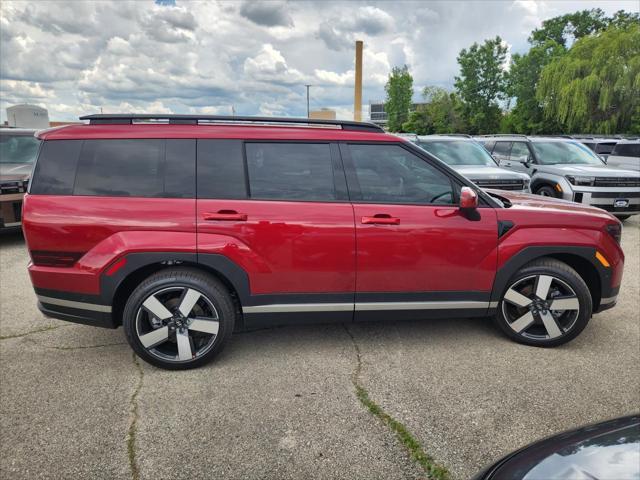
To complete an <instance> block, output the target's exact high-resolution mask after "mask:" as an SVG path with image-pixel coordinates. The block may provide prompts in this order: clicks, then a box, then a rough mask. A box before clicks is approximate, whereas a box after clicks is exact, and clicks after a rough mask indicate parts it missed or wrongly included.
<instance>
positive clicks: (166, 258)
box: [101, 252, 249, 329]
mask: <svg viewBox="0 0 640 480" xmlns="http://www.w3.org/2000/svg"><path fill="white" fill-rule="evenodd" d="M199 257H200V258H199ZM201 257H204V258H201ZM123 258H125V259H126V260H125V262H124V267H123V268H122V269H121V270H120V271H118V273H117V274H116V275H113V276H111V277H109V276H107V275H105V274H103V276H102V281H101V289H102V296H103V297H104V299H105V301H106V302H107V303H109V304H111V305H112V317H113V321H114V324H115V325H116V326H117V325H121V324H122V313H123V311H124V306H125V304H126V302H127V299H128V298H129V296H130V295H131V293H132V292H133V290H134V289H135V288H136V287H137V286H138V285H139V284H140V283H141V282H142V281H143V280H144V279H145V278H147V277H149V276H150V275H152V274H154V273H156V272H159V271H161V270H165V269H168V268H172V267H176V266H180V267H187V268H192V269H194V270H199V271H201V272H204V273H206V274H208V275H211V276H212V277H214V278H216V279H218V280H219V281H221V282H222V283H223V284H224V285H225V287H227V289H228V290H229V292H230V293H231V297H232V299H233V302H234V304H235V306H236V313H237V314H238V316H237V321H236V329H242V328H243V325H244V321H243V317H242V308H241V306H242V304H243V302H244V301H245V300H246V297H247V295H248V293H249V283H248V276H247V275H246V273H245V272H244V270H242V268H240V267H239V266H238V265H236V264H235V263H233V262H232V261H231V260H229V259H228V258H226V257H224V256H222V255H200V256H198V255H197V254H195V253H194V254H182V253H176V254H172V253H169V252H166V253H142V254H139V253H134V254H129V255H125V256H124V257H123ZM199 260H200V261H199ZM115 263H117V262H114V264H115ZM107 271H108V269H107Z"/></svg>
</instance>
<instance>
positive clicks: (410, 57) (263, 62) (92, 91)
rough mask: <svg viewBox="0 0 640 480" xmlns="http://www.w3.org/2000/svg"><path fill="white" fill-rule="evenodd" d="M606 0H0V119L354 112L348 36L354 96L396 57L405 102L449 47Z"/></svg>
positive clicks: (619, 5) (379, 80)
mask: <svg viewBox="0 0 640 480" xmlns="http://www.w3.org/2000/svg"><path fill="white" fill-rule="evenodd" d="M639 4H640V2H638V0H632V1H625V0H620V1H617V0H609V1H607V0H601V1H595V2H591V1H584V0H583V1H560V0H549V1H532V0H503V1H481V0H475V1H466V2H463V1H421V2H415V1H388V2H359V1H354V0H347V1H324V2H321V1H288V2H286V1H276V0H271V1H264V2H258V1H240V0H236V1H219V2H214V1H208V2H205V1H181V0H175V1H173V0H156V1H153V0H149V1H147V0H134V1H126V0H113V1H108V0H101V1H80V0H71V1H66V2H57V1H52V0H48V1H31V2H29V1H24V0H21V1H10V0H2V2H0V109H1V113H0V120H1V121H4V120H6V107H8V106H11V105H13V104H16V103H31V104H36V105H40V106H43V107H45V108H47V109H48V110H49V118H50V119H51V120H77V117H78V116H80V115H83V114H90V113H100V111H102V112H104V113H142V112H145V113H201V114H220V115H231V114H234V113H235V114H236V115H276V116H306V88H305V84H310V85H311V87H310V104H311V109H312V110H314V109H319V108H322V107H324V108H332V109H335V110H336V112H337V114H338V118H344V119H350V118H352V117H353V79H354V44H355V41H356V40H363V41H364V67H363V70H364V72H363V83H364V85H363V88H364V90H363V103H364V104H365V105H364V110H365V119H367V118H368V116H367V114H366V112H368V103H369V101H377V100H383V99H384V84H385V83H386V81H387V78H388V75H389V72H390V70H391V68H393V67H394V66H402V65H404V64H406V65H408V66H409V69H410V71H411V73H412V75H413V78H414V88H415V95H414V99H415V100H418V99H419V98H420V91H421V90H422V88H423V87H424V86H426V85H437V86H441V87H445V88H452V87H453V82H454V77H455V75H456V74H457V73H458V64H457V62H456V57H457V55H458V53H459V52H460V50H461V49H463V48H467V47H469V46H470V45H471V44H473V43H474V42H483V41H484V40H485V39H488V38H493V37H495V36H496V35H500V36H501V37H502V39H503V40H504V41H505V42H506V44H507V46H508V47H509V54H513V53H516V52H517V53H523V52H526V50H527V48H528V44H527V37H528V36H529V33H530V32H531V30H533V29H534V28H536V27H539V26H540V25H541V23H542V21H543V20H544V19H547V18H551V17H554V16H557V15H561V14H564V13H568V12H573V11H576V10H582V9H588V8H596V7H600V8H602V9H603V10H605V12H606V13H608V14H612V13H613V12H615V11H617V10H627V11H638V8H639V6H638V5H639Z"/></svg>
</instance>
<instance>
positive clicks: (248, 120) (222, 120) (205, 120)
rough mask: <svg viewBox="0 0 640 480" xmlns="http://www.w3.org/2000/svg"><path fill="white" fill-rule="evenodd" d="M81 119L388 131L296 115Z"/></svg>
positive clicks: (125, 115)
mask: <svg viewBox="0 0 640 480" xmlns="http://www.w3.org/2000/svg"><path fill="white" fill-rule="evenodd" d="M80 120H89V123H90V124H91V125H131V124H133V123H134V121H141V122H142V121H155V122H158V121H167V122H168V123H170V124H186V125H199V124H205V125H206V124H230V123H238V124H256V123H260V124H265V125H278V124H295V125H306V126H333V127H340V128H342V130H357V131H366V132H384V130H383V129H382V127H380V126H379V125H376V124H375V123H371V122H354V121H350V120H326V119H315V118H296V117H251V116H240V117H239V116H226V115H173V114H171V115H167V114H146V113H144V114H128V113H114V114H110V113H105V114H95V115H84V116H82V117H80Z"/></svg>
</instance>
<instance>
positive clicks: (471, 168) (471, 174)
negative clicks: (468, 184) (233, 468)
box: [411, 135, 531, 193]
mask: <svg viewBox="0 0 640 480" xmlns="http://www.w3.org/2000/svg"><path fill="white" fill-rule="evenodd" d="M411 141H413V142H414V143H415V144H416V145H418V146H419V147H421V148H423V149H424V150H426V151H427V152H429V153H430V154H432V155H434V156H435V157H438V159H440V160H442V161H443V162H444V163H446V164H447V165H449V166H450V167H451V168H453V169H454V170H456V171H457V172H458V173H461V174H462V175H464V176H465V177H467V178H468V179H469V180H471V181H472V182H473V183H475V184H476V185H478V186H479V187H482V188H497V189H500V190H514V191H519V192H525V193H531V190H530V188H529V185H530V182H531V178H530V177H529V175H527V174H526V173H518V172H514V171H513V170H508V169H506V168H501V167H500V166H499V165H498V163H497V162H496V161H495V160H494V159H493V158H492V157H491V155H490V154H489V152H487V150H486V149H485V148H484V147H483V146H482V145H481V144H479V143H478V142H476V141H475V140H473V139H472V138H471V137H468V136H462V135H424V136H416V137H415V140H411Z"/></svg>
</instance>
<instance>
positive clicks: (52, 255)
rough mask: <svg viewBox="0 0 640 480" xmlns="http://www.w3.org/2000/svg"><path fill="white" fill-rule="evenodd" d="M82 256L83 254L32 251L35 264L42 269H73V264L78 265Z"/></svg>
mask: <svg viewBox="0 0 640 480" xmlns="http://www.w3.org/2000/svg"><path fill="white" fill-rule="evenodd" d="M82 255H83V253H82V252H45V251H42V250H32V251H31V259H32V260H33V264H34V265H38V266H40V267H73V264H74V263H76V262H77V261H78V260H79V259H80V257H82Z"/></svg>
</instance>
